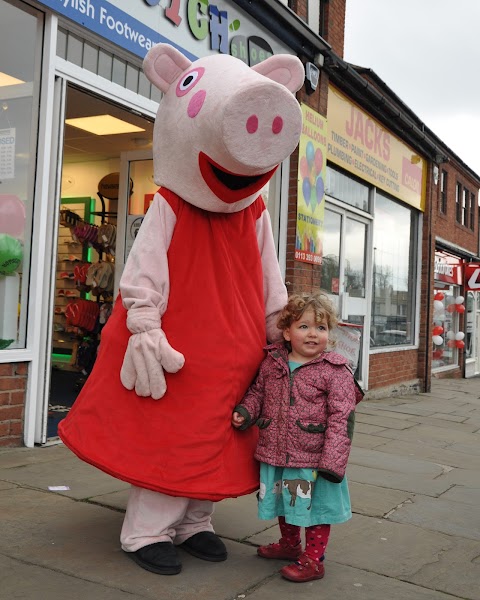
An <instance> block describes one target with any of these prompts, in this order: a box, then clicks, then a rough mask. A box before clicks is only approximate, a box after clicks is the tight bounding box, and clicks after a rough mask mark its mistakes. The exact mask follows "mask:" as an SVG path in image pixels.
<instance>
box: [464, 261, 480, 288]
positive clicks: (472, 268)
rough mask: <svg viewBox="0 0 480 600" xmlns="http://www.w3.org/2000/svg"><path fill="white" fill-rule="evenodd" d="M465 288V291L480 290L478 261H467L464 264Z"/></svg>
mask: <svg viewBox="0 0 480 600" xmlns="http://www.w3.org/2000/svg"><path fill="white" fill-rule="evenodd" d="M465 290H466V291H467V292H480V263H467V264H466V265H465Z"/></svg>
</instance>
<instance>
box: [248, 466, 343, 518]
mask: <svg viewBox="0 0 480 600" xmlns="http://www.w3.org/2000/svg"><path fill="white" fill-rule="evenodd" d="M279 516H283V517H285V520H286V522H287V523H290V525H299V526H301V527H311V526H312V525H333V524H336V523H344V522H345V521H348V520H349V519H351V517H352V508H351V505H350V494H349V491H348V482H347V478H346V477H344V479H343V481H342V482H341V483H332V482H331V481H327V480H326V479H324V478H323V477H320V476H318V474H317V471H316V470H315V469H309V468H295V469H292V468H288V467H273V466H272V465H267V464H265V463H261V464H260V492H259V494H258V517H259V519H265V520H269V519H275V518H276V517H279Z"/></svg>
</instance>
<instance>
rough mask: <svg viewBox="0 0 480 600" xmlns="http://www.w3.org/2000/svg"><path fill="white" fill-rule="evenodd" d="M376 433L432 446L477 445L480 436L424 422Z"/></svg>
mask: <svg viewBox="0 0 480 600" xmlns="http://www.w3.org/2000/svg"><path fill="white" fill-rule="evenodd" d="M374 435H376V436H379V437H389V438H392V439H396V440H405V441H411V442H422V443H427V442H428V443H429V444H431V445H432V446H433V445H436V446H439V447H441V448H444V447H446V446H447V445H451V444H469V445H470V444H472V445H475V444H478V442H479V436H477V435H476V434H474V433H468V432H467V433H464V432H463V431H454V430H453V429H445V428H443V427H442V428H440V427H434V426H431V425H423V424H420V425H414V426H413V427H411V428H410V429H404V430H402V431H397V430H393V429H388V430H385V431H378V432H376V433H375V434H374ZM479 446H480V444H479ZM478 451H479V453H480V447H479V448H478Z"/></svg>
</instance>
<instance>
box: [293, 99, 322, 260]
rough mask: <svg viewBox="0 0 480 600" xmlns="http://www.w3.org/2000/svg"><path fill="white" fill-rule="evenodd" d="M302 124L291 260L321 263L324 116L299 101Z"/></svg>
mask: <svg viewBox="0 0 480 600" xmlns="http://www.w3.org/2000/svg"><path fill="white" fill-rule="evenodd" d="M301 108H302V116H303V125H302V135H301V137H300V142H299V146H298V156H299V160H298V176H297V234H296V239H295V260H299V261H301V262H308V263H312V264H317V265H319V264H321V263H322V240H323V219H324V213H325V202H324V197H325V174H326V166H327V156H326V147H325V144H326V142H327V120H326V119H325V117H322V116H321V115H319V114H318V113H317V112H315V111H314V110H312V109H311V108H309V107H308V106H307V105H306V104H302V105H301Z"/></svg>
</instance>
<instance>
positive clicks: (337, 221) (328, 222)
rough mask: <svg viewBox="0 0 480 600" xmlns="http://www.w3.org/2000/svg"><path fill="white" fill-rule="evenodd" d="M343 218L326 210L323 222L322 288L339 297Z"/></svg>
mask: <svg viewBox="0 0 480 600" xmlns="http://www.w3.org/2000/svg"><path fill="white" fill-rule="evenodd" d="M341 229H342V216H341V215H340V214H339V213H336V212H333V211H331V210H328V209H325V217H324V221H323V258H322V279H321V287H322V289H323V290H325V291H326V292H327V293H329V294H333V295H335V296H338V294H339V289H340V231H341Z"/></svg>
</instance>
